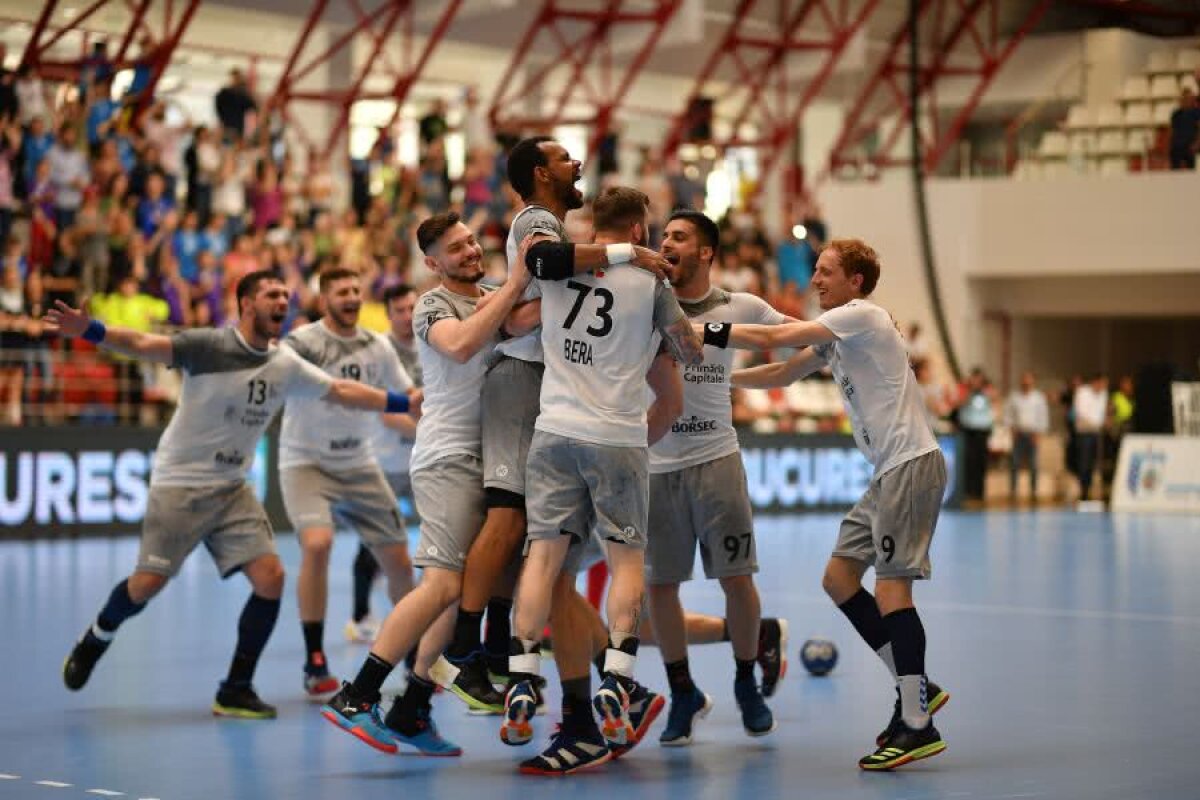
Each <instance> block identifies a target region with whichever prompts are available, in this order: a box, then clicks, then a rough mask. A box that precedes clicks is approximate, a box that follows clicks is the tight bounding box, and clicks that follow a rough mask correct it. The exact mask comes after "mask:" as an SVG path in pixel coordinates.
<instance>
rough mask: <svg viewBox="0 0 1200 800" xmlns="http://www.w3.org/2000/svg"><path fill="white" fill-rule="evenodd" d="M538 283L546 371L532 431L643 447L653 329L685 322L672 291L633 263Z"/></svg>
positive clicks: (655, 344)
mask: <svg viewBox="0 0 1200 800" xmlns="http://www.w3.org/2000/svg"><path fill="white" fill-rule="evenodd" d="M538 282H539V283H540V284H541V286H542V346H543V348H544V350H545V359H546V372H545V374H544V375H543V377H542V398H541V413H540V414H539V415H538V418H537V422H536V423H535V424H534V428H535V429H536V430H539V431H545V432H547V433H554V434H558V435H559V436H565V437H567V438H569V439H577V440H580V441H584V442H591V443H593V444H604V445H614V446H617V447H645V446H646V391H645V385H646V383H645V382H646V370H647V369H649V367H650V362H651V361H652V360H653V359H654V356H655V355H656V354H657V352H658V345H659V342H660V338H659V334H658V331H660V330H664V329H666V328H668V327H669V326H671V325H673V324H675V323H678V322H680V321H682V320H685V319H686V318H685V317H684V314H683V310H682V309H681V308H680V307H679V301H678V300H676V299H675V294H674V292H672V291H671V290H670V289H669V288H668V287H667V286H666V285H665V284H663V283H662V282H661V281H658V280H657V279H655V277H654V276H653V275H651V274H650V273H648V272H644V271H642V270H640V269H636V268H634V267H630V266H618V267H611V268H608V269H606V270H604V271H600V272H597V273H594V274H588V275H576V276H575V277H574V278H571V279H569V280H565V281H545V280H539V281H538Z"/></svg>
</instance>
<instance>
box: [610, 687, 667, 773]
mask: <svg viewBox="0 0 1200 800" xmlns="http://www.w3.org/2000/svg"><path fill="white" fill-rule="evenodd" d="M666 707H667V700H666V698H664V697H663V696H662V695H661V694H660V695H657V696H655V698H654V700H653V701H652V702H651V703H650V707H649V708H647V709H646V714H645V715H644V716H643V717H642V724H641V725H638V726H637V727H636V728H635V729H634V731H633V741H632V742H630V743H629V744H627V745H625V746H624V747H618V748H616V749H614V750H612V751H611V752H612V757H613V760H614V761H616V760H617V759H618V758H620V757H621V756H623V755H625V754H626V753H628V752H629V751H630V750H632V749H633V748H635V747H637V746H638V745H639V744H641V743H642V740H643V739H645V738H646V734H647V733H649V732H650V726H652V725H653V724H654V720H656V719H658V715H659V714H661V713H662V710H663V709H664V708H666Z"/></svg>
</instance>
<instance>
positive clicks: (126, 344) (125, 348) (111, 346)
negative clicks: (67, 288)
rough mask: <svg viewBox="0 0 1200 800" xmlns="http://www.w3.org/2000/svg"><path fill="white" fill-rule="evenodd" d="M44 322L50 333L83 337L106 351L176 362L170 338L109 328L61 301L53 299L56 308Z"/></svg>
mask: <svg viewBox="0 0 1200 800" xmlns="http://www.w3.org/2000/svg"><path fill="white" fill-rule="evenodd" d="M42 322H43V323H44V324H45V325H46V329H47V330H48V331H49V332H51V333H57V334H59V335H60V336H68V337H71V338H75V337H80V338H82V339H84V340H86V341H89V342H91V343H93V344H95V345H98V346H99V347H102V348H104V349H105V350H111V351H112V352H114V353H120V354H121V355H126V356H132V357H134V358H137V359H139V360H141V361H153V362H155V363H157V364H167V365H168V366H169V365H170V364H171V363H173V361H174V357H175V353H174V348H172V346H171V337H169V336H163V335H161V334H157V333H143V332H141V331H135V330H130V329H129V328H122V327H118V326H113V327H111V328H110V327H108V326H106V325H105V324H104V323H103V322H101V321H100V320H97V319H92V318H91V316H89V315H88V313H87V312H86V311H84V310H82V309H79V308H72V307H71V306H69V305H67V304H66V303H64V302H63V301H61V300H55V301H54V308H52V309H50V310H49V311H47V312H46V316H44V317H42Z"/></svg>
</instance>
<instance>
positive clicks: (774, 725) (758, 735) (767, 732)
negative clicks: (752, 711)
mask: <svg viewBox="0 0 1200 800" xmlns="http://www.w3.org/2000/svg"><path fill="white" fill-rule="evenodd" d="M778 727H779V723H778V722H776V721H775V720H771V727H769V728H767V729H766V730H765V731H752V730H750V729H749V728H747V727H746V726H745V725H743V726H742V730H744V731H745V732H746V735H747V736H749V737H751V738H753V739H759V738H762V737H763V736H770V735H771V734H772V733H774V732H775V729H776V728H778Z"/></svg>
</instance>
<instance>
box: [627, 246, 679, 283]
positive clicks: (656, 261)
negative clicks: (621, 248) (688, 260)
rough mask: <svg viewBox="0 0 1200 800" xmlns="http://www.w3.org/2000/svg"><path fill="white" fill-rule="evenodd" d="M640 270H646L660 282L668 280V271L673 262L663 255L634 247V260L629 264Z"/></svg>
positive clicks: (645, 248) (647, 248)
mask: <svg viewBox="0 0 1200 800" xmlns="http://www.w3.org/2000/svg"><path fill="white" fill-rule="evenodd" d="M629 263H630V264H632V265H633V266H635V267H637V268H638V269H644V270H646V272H649V273H651V274H652V275H654V277H656V278H658V279H659V280H660V281H665V280H667V279H668V278H667V270H669V269H670V268H671V262H669V261H667V260H666V259H665V258H663V255H662V253H660V252H658V251H657V250H651V249H650V248H649V247H642V246H640V245H634V246H633V260H632V261H630V262H629Z"/></svg>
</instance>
